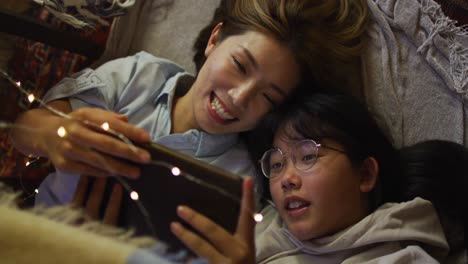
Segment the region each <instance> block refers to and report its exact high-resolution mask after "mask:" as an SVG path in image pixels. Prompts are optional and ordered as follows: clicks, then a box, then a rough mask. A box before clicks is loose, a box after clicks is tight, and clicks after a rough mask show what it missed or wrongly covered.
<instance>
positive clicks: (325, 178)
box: [269, 132, 367, 241]
mask: <svg viewBox="0 0 468 264" xmlns="http://www.w3.org/2000/svg"><path fill="white" fill-rule="evenodd" d="M291 135H292V134H291V133H287V132H286V133H284V132H283V133H281V132H280V133H277V135H276V137H275V140H274V147H276V148H279V149H281V151H282V152H286V153H288V154H286V156H287V157H288V159H287V162H286V165H285V168H284V169H282V171H281V173H279V175H278V176H277V177H274V178H270V180H269V181H270V192H271V195H272V197H273V201H274V203H275V205H276V207H277V210H278V212H279V214H280V216H281V217H282V219H283V220H284V222H285V224H286V226H287V228H288V230H289V231H290V232H291V233H292V234H293V235H294V236H296V237H297V238H298V239H300V240H303V241H304V240H309V239H313V238H319V237H322V236H326V235H330V234H333V233H335V232H337V231H340V230H342V229H344V228H346V227H348V226H351V225H352V224H354V223H356V222H358V221H359V220H360V219H362V218H363V217H364V216H365V215H367V206H366V199H365V198H364V196H363V195H364V193H363V192H362V191H361V190H362V189H363V187H364V186H363V183H362V181H361V180H362V179H363V178H362V177H361V176H362V174H363V173H366V172H365V170H363V169H362V168H356V167H354V166H353V165H352V164H351V161H350V160H349V158H348V156H347V155H346V154H344V153H341V152H338V151H335V150H331V149H328V148H324V147H322V148H319V151H318V158H317V160H316V163H315V164H314V165H313V166H312V167H311V168H310V169H308V170H306V171H299V170H297V169H296V168H295V166H294V164H293V163H292V160H291V158H290V157H291V150H290V149H289V146H290V145H292V144H290V143H291V140H289V139H288V136H289V137H291ZM319 143H321V144H323V145H325V146H329V147H332V148H335V149H341V150H343V146H341V145H340V144H338V143H336V142H334V141H329V140H324V141H322V142H319Z"/></svg>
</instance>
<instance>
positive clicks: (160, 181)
mask: <svg viewBox="0 0 468 264" xmlns="http://www.w3.org/2000/svg"><path fill="white" fill-rule="evenodd" d="M138 146H139V147H142V148H144V149H146V150H148V151H149V152H150V153H151V158H152V160H153V162H151V163H150V164H144V165H141V174H140V177H139V178H138V179H137V180H126V182H127V183H128V184H129V185H130V187H131V188H132V189H133V190H135V191H136V192H137V193H138V199H139V202H140V203H141V205H143V207H141V206H139V205H138V203H137V202H135V201H134V200H132V199H131V198H130V196H129V195H124V198H123V202H122V208H121V217H120V225H121V226H123V227H125V228H133V229H135V230H136V232H137V234H138V235H151V236H154V237H156V238H157V239H159V240H162V241H164V242H166V243H167V244H168V245H169V246H170V249H171V250H177V249H180V248H183V247H184V246H183V244H182V242H180V241H179V239H178V238H177V237H175V236H174V235H173V234H172V233H171V231H170V223H171V222H172V221H178V222H180V223H182V224H183V223H184V222H183V221H182V220H181V219H180V218H179V217H178V216H177V214H176V208H177V206H178V205H187V206H189V207H191V208H193V209H195V210H197V211H198V212H200V213H202V214H204V215H205V216H207V217H209V218H210V219H212V220H213V221H215V222H216V223H217V224H218V225H220V226H223V227H224V228H225V229H226V230H228V231H230V232H231V233H234V231H235V229H236V225H237V219H238V216H239V211H240V201H241V195H242V178H241V177H240V176H238V175H235V174H233V173H230V172H228V171H225V170H223V169H220V168H218V167H214V166H212V165H209V164H207V163H205V162H202V161H198V160H196V159H194V158H192V157H190V156H187V155H184V154H181V153H179V152H177V151H174V150H171V149H169V148H167V147H164V146H162V145H160V144H155V143H149V144H145V145H138ZM179 171H180V174H179V173H178V172H179ZM186 227H188V226H187V225H186ZM190 229H191V228H190ZM192 231H193V229H192Z"/></svg>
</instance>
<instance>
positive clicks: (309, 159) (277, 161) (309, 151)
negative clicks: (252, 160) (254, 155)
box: [261, 140, 318, 178]
mask: <svg viewBox="0 0 468 264" xmlns="http://www.w3.org/2000/svg"><path fill="white" fill-rule="evenodd" d="M289 150H290V151H289V154H288V155H287V154H286V153H283V152H281V150H279V149H271V150H269V151H267V152H265V154H264V156H263V159H262V163H261V166H262V171H263V173H264V174H265V176H267V177H269V178H272V177H275V176H278V175H279V174H280V173H281V172H282V171H283V169H284V168H285V167H286V162H287V159H288V158H287V156H290V157H291V159H292V162H293V164H294V166H295V167H296V169H298V170H301V171H304V170H307V169H309V168H311V167H312V166H313V165H314V163H315V161H316V159H317V152H318V147H317V144H316V143H315V142H314V141H312V140H302V141H299V142H297V143H295V144H292V146H291V148H290V149H289Z"/></svg>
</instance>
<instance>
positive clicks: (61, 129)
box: [57, 126, 67, 138]
mask: <svg viewBox="0 0 468 264" xmlns="http://www.w3.org/2000/svg"><path fill="white" fill-rule="evenodd" d="M57 134H58V135H59V137H61V138H63V137H65V136H66V135H67V130H65V128H64V127H62V126H61V127H59V129H58V130H57Z"/></svg>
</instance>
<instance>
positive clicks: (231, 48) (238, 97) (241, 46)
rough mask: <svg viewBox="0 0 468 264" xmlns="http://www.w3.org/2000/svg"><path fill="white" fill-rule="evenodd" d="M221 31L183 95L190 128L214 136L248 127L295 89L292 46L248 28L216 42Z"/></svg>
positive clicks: (296, 71)
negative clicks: (190, 117) (190, 116)
mask: <svg viewBox="0 0 468 264" xmlns="http://www.w3.org/2000/svg"><path fill="white" fill-rule="evenodd" d="M219 29H220V25H218V26H217V27H216V28H215V30H214V31H213V33H212V36H211V38H210V41H209V43H208V46H207V48H206V50H205V55H206V57H207V59H206V61H205V63H204V65H203V67H202V68H201V69H200V72H199V74H198V76H197V79H196V81H195V82H194V84H193V86H192V88H191V89H190V90H189V92H188V93H187V95H189V94H190V96H191V109H192V110H193V114H194V116H193V117H194V118H193V120H192V121H193V122H194V123H193V126H192V128H198V129H201V130H204V131H206V132H209V133H213V134H221V133H233V132H241V131H246V130H250V129H252V128H254V127H255V126H256V125H257V123H258V122H259V121H260V120H261V119H262V118H263V117H264V116H265V114H266V113H267V112H268V111H270V110H271V109H272V107H273V106H274V105H277V104H280V103H282V102H283V101H284V100H285V99H286V97H287V96H288V95H289V94H290V93H291V92H292V91H293V90H294V88H295V87H296V86H297V84H298V82H299V78H300V73H299V72H300V71H299V70H300V68H299V66H298V64H297V62H296V60H295V57H294V56H293V53H292V52H291V50H290V49H288V48H287V47H285V46H283V45H282V44H281V43H279V42H278V41H276V40H275V39H273V38H271V37H269V36H267V35H265V34H261V33H258V32H254V31H248V32H246V33H244V34H242V35H236V36H231V37H228V38H226V39H224V40H223V41H219V39H218V33H219Z"/></svg>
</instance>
